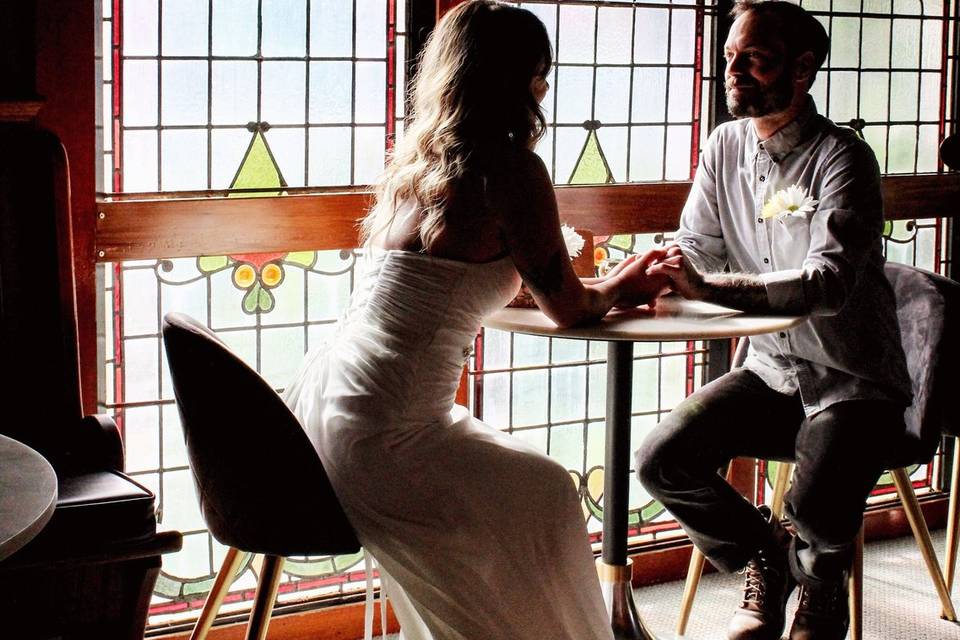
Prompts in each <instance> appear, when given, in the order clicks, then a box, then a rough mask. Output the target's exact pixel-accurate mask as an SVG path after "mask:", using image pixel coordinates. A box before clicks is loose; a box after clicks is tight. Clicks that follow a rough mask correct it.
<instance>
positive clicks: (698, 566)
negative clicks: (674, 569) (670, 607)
mask: <svg viewBox="0 0 960 640" xmlns="http://www.w3.org/2000/svg"><path fill="white" fill-rule="evenodd" d="M703 560H704V558H703V554H702V553H701V552H700V549H697V548H696V547H694V548H693V553H691V554H690V565H689V566H688V567H687V580H686V582H684V584H683V597H681V598H680V616H679V617H678V618H677V629H676V631H677V635H678V636H682V635H683V634H685V633H686V632H687V622H689V621H690V611H691V610H692V609H693V600H694V598H696V597H697V587H699V586H700V576H701V575H703Z"/></svg>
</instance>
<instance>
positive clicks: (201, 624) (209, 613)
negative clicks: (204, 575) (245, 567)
mask: <svg viewBox="0 0 960 640" xmlns="http://www.w3.org/2000/svg"><path fill="white" fill-rule="evenodd" d="M242 560H243V552H241V551H238V550H237V549H234V548H233V547H229V548H228V549H227V555H226V556H225V557H224V558H223V564H222V565H220V572H219V573H218V574H217V578H216V580H214V581H213V588H212V589H210V593H208V594H207V600H206V601H205V602H204V603H203V610H201V611H200V617H199V618H198V619H197V624H195V625H194V626H193V633H191V634H190V640H204V638H206V637H207V632H209V631H210V627H211V626H212V625H213V621H214V619H215V618H216V617H217V612H218V611H220V605H221V604H223V598H224V596H226V595H227V592H228V591H229V590H230V585H231V584H233V579H234V577H235V576H236V574H237V569H239V568H240V562H241V561H242Z"/></svg>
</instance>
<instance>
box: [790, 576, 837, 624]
mask: <svg viewBox="0 0 960 640" xmlns="http://www.w3.org/2000/svg"><path fill="white" fill-rule="evenodd" d="M849 626H850V603H849V600H848V596H847V576H846V574H844V575H841V576H840V578H838V579H836V580H830V581H824V582H823V583H822V584H820V585H817V586H815V587H809V586H807V585H801V586H800V606H799V607H797V613H796V615H795V616H794V618H793V625H792V626H791V627H790V640H843V639H844V638H846V637H847V627H849Z"/></svg>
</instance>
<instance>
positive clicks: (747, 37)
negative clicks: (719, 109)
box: [723, 11, 794, 118]
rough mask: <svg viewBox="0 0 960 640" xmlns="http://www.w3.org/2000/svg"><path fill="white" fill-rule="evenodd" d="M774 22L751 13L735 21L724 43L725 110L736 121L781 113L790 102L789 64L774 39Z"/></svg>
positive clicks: (775, 25)
mask: <svg viewBox="0 0 960 640" xmlns="http://www.w3.org/2000/svg"><path fill="white" fill-rule="evenodd" d="M778 26H779V25H778V24H777V20H776V19H774V18H772V17H770V16H758V15H756V14H755V13H754V12H753V11H748V12H747V13H745V14H743V15H741V16H740V17H739V18H737V19H736V20H735V21H734V23H733V26H731V27H730V34H729V35H728V36H727V41H726V43H724V46H723V50H724V57H725V58H726V61H727V70H726V72H725V73H724V80H725V83H724V84H725V87H726V92H727V109H728V110H729V111H730V113H731V114H732V115H734V116H736V117H738V118H741V117H748V118H759V117H762V116H767V115H770V114H773V113H777V112H780V111H784V110H785V109H787V107H789V106H790V103H791V101H792V100H793V92H794V82H793V68H794V65H793V61H792V60H790V59H789V57H788V56H787V54H786V46H785V44H784V42H783V41H782V40H779V39H778V38H777V35H776V34H777V32H778V31H779V29H778Z"/></svg>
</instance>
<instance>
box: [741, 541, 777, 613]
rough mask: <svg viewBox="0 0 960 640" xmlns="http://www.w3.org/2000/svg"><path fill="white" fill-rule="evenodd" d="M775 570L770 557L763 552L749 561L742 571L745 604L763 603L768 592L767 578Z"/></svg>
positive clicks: (743, 603)
mask: <svg viewBox="0 0 960 640" xmlns="http://www.w3.org/2000/svg"><path fill="white" fill-rule="evenodd" d="M775 572H776V570H775V569H773V567H771V566H770V561H769V559H768V558H767V557H766V555H765V554H764V553H762V552H761V553H758V554H757V556H756V557H755V558H751V559H750V561H749V562H747V566H746V567H744V569H743V571H742V573H743V574H744V581H743V602H742V605H743V606H746V605H747V604H748V603H755V604H757V605H763V600H764V597H765V596H766V593H767V580H768V579H769V578H770V577H771V574H772V573H775Z"/></svg>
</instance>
